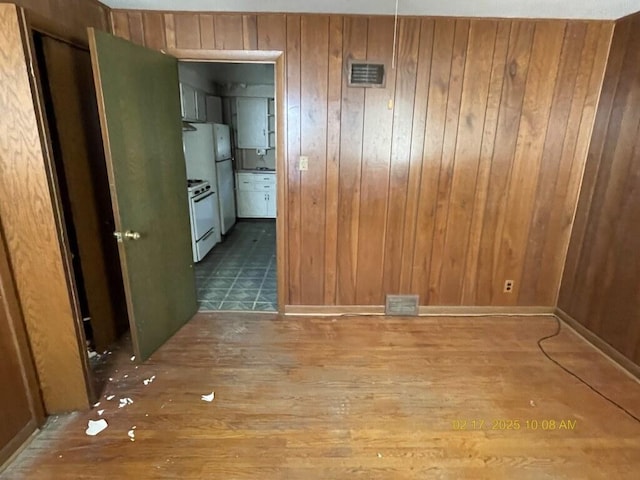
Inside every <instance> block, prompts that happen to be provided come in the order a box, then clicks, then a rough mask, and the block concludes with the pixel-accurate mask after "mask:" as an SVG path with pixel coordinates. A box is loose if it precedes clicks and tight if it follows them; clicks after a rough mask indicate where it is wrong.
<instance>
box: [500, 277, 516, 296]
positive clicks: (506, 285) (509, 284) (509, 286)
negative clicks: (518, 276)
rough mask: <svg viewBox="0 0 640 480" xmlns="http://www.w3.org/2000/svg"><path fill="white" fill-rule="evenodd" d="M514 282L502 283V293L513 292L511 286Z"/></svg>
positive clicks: (506, 281)
mask: <svg viewBox="0 0 640 480" xmlns="http://www.w3.org/2000/svg"><path fill="white" fill-rule="evenodd" d="M514 283H515V282H514V281H513V280H505V281H504V290H503V292H504V293H511V292H513V284H514Z"/></svg>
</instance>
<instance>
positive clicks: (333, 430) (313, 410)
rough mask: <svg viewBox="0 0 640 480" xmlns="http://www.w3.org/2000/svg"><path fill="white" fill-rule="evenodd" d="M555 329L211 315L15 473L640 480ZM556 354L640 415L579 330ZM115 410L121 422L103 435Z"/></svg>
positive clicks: (110, 389)
mask: <svg viewBox="0 0 640 480" xmlns="http://www.w3.org/2000/svg"><path fill="white" fill-rule="evenodd" d="M555 328H556V324H555V319H553V318H550V317H527V318H525V317H522V318H514V317H493V318H412V319H409V318H385V317H337V318H331V317H328V318H309V317H307V318H292V317H286V318H278V317H277V316H275V315H256V314H224V315H223V314H199V315H198V316H197V317H196V318H195V319H194V320H192V321H191V322H190V323H189V324H187V325H186V326H185V327H184V328H183V329H182V330H181V331H180V332H179V333H178V334H177V335H176V336H175V337H174V338H173V339H171V340H170V341H169V342H168V343H167V344H166V345H165V346H164V347H162V348H161V349H160V350H159V351H157V352H156V353H155V354H154V355H153V356H152V357H151V359H150V360H149V361H147V362H146V363H145V364H144V365H140V366H139V367H138V368H136V366H135V363H134V362H132V361H131V360H130V358H129V357H130V355H131V353H130V351H129V350H127V348H123V349H121V350H118V351H114V353H113V354H112V355H111V356H110V358H109V360H110V365H109V366H108V368H107V370H105V372H106V374H107V375H108V376H111V377H112V378H113V381H111V382H108V383H107V388H106V389H105V391H104V395H103V398H102V399H101V402H100V405H99V406H97V407H95V408H94V409H93V410H91V411H90V412H86V413H79V414H73V415H69V416H59V417H53V418H51V419H50V421H49V423H48V425H47V426H46V428H45V429H44V431H43V432H42V433H41V434H40V435H39V436H38V438H36V440H35V441H34V442H33V443H32V444H31V445H30V446H29V448H27V449H26V450H25V451H24V452H23V453H22V455H21V456H20V457H18V458H17V459H16V461H15V462H14V463H13V465H12V466H11V467H10V468H9V469H8V470H6V471H5V473H4V475H2V476H1V477H2V478H3V479H4V478H6V479H29V480H34V479H56V480H57V479H66V478H73V479H98V478H100V479H102V478H109V479H119V478H129V479H151V478H154V479H156V478H157V479H178V478H180V479H246V478H255V479H285V478H286V479H315V478H318V479H319V478H322V479H329V478H330V479H342V478H345V479H346V478H365V479H382V478H389V479H418V478H419V479H440V478H443V479H444V478H455V479H463V478H469V479H471V478H472V479H482V478H486V479H492V480H495V479H513V478H518V479H536V480H538V479H576V478H580V479H584V478H589V479H597V478H607V479H608V478H616V479H622V478H637V476H636V475H637V470H638V468H640V455H638V453H639V452H640V424H638V423H637V422H635V421H634V420H632V419H631V418H630V417H628V416H627V415H626V414H624V413H623V412H621V411H620V410H618V409H617V408H616V407H614V406H613V405H611V404H610V403H608V402H607V401H605V400H603V399H602V398H600V397H598V396H597V395H596V394H595V393H593V392H592V391H591V390H589V389H588V388H587V387H586V386H585V385H582V384H581V383H579V382H578V381H577V380H575V379H574V378H573V377H571V376H569V375H568V374H567V373H565V372H564V371H562V370H561V369H560V368H558V367H557V366H556V365H554V364H553V363H551V362H550V361H549V360H547V359H546V358H545V357H544V356H543V354H542V353H541V352H540V351H539V350H538V347H537V346H536V341H537V340H538V339H539V338H540V337H542V336H545V335H549V334H551V333H553V332H554V331H555ZM545 347H546V349H547V351H548V352H549V354H550V355H552V356H553V357H554V358H556V359H557V360H559V361H560V362H562V363H563V364H564V365H565V366H567V367H569V368H571V369H572V370H573V371H574V372H575V373H577V374H579V375H581V376H583V378H585V379H586V380H588V381H589V382H590V383H591V384H592V385H593V386H595V387H596V388H598V389H600V390H601V391H602V392H603V393H606V394H607V395H608V396H610V397H612V398H613V399H615V400H616V401H617V402H619V403H621V404H623V405H624V406H625V407H626V408H627V409H629V410H631V411H632V412H634V414H635V415H640V385H639V384H638V382H636V381H635V380H634V379H632V378H630V377H628V376H627V375H626V374H625V373H623V372H622V371H620V370H618V369H617V368H616V367H615V366H614V365H612V364H611V363H610V362H609V361H608V360H606V359H605V358H604V357H603V356H602V355H601V354H600V353H599V352H597V351H596V350H594V349H593V348H592V347H591V346H590V345H588V344H586V343H585V342H584V341H583V340H582V339H580V338H579V337H577V336H576V335H575V334H574V333H573V332H571V331H570V330H568V329H566V328H564V327H563V330H562V332H561V333H560V335H559V336H558V337H556V338H553V339H551V340H549V341H547V342H546V343H545ZM153 375H155V379H154V381H153V382H152V383H149V384H148V385H144V383H143V380H144V379H149V378H151V377H152V376H153ZM212 391H214V392H215V399H214V400H213V401H212V402H211V403H208V402H205V401H203V400H201V395H203V394H209V393H211V392H212ZM107 395H115V397H114V398H113V399H112V400H110V401H108V400H106V398H105V396H107ZM121 398H131V399H132V400H133V403H132V404H129V405H127V406H125V407H123V408H118V405H119V400H120V399H121ZM100 409H104V410H105V411H104V414H103V418H105V419H106V420H107V421H108V423H109V427H108V428H107V429H106V430H105V431H103V432H102V433H100V434H99V435H98V436H96V437H89V436H87V435H85V428H86V425H87V421H88V420H89V419H94V420H95V419H98V418H100V417H99V415H98V413H97V411H98V410H100ZM482 420H483V421H484V424H482V425H481V424H480V421H482ZM516 420H517V421H518V423H519V427H520V428H519V429H516V425H517V424H518V423H516V422H515V421H516ZM474 421H475V422H474ZM464 422H466V423H464ZM552 422H555V423H552ZM134 426H135V429H134ZM463 427H464V429H462V428H463ZM494 427H495V428H496V429H494ZM509 427H511V428H509ZM130 430H133V432H134V435H135V441H131V439H130V438H129V436H128V432H129V431H130Z"/></svg>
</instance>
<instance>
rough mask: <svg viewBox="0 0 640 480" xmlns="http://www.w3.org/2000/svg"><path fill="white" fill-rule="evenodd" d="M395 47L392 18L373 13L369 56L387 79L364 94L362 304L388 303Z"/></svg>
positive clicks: (360, 240)
mask: <svg viewBox="0 0 640 480" xmlns="http://www.w3.org/2000/svg"><path fill="white" fill-rule="evenodd" d="M392 50H393V20H392V19H391V18H388V17H371V18H370V19H369V32H368V41H367V59H368V60H370V61H372V62H384V63H385V64H386V70H387V73H386V77H387V78H386V83H385V86H384V88H369V89H367V90H365V92H364V124H363V139H362V175H361V179H360V181H361V187H360V217H359V223H360V225H359V227H358V232H359V234H358V252H357V262H358V263H357V268H356V298H355V303H356V304H358V305H380V304H382V303H384V296H383V292H382V283H383V278H382V277H383V273H384V260H383V253H384V245H385V231H386V220H387V203H388V199H389V173H390V167H391V141H392V132H393V108H389V102H390V101H391V102H393V101H394V92H395V85H396V71H395V70H392V69H391V65H390V64H389V62H388V60H389V59H390V58H391V56H392ZM398 213H400V212H398ZM374 259H375V260H374Z"/></svg>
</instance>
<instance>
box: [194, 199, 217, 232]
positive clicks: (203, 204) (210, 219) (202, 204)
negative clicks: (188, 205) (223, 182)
mask: <svg viewBox="0 0 640 480" xmlns="http://www.w3.org/2000/svg"><path fill="white" fill-rule="evenodd" d="M215 198H216V196H215V192H212V191H210V192H207V193H205V194H204V195H202V196H200V197H196V198H194V199H193V200H191V201H192V202H193V224H194V232H193V233H194V238H195V240H196V241H197V240H200V239H201V238H202V237H203V236H204V235H205V234H206V233H207V232H208V231H209V230H211V229H212V228H213V227H214V225H215V217H214V215H215V209H216V208H217V206H216V204H215Z"/></svg>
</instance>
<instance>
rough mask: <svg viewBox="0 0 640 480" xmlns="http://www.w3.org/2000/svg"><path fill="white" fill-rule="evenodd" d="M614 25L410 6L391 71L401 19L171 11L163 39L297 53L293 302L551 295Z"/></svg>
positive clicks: (289, 88) (290, 231) (472, 301)
mask: <svg viewBox="0 0 640 480" xmlns="http://www.w3.org/2000/svg"><path fill="white" fill-rule="evenodd" d="M135 13H136V12H134V11H125V12H114V17H113V18H114V21H115V19H117V18H119V17H118V15H121V14H124V15H127V16H128V17H129V18H128V21H129V24H131V20H132V18H133V19H134V25H135V22H136V20H135V17H132V16H133V15H135ZM147 14H149V13H147ZM183 17H184V18H183ZM186 17H190V18H186ZM114 23H115V22H114ZM186 25H188V28H187V27H186ZM143 26H145V23H144V17H143ZM612 26H613V24H612V23H611V22H584V21H563V20H557V21H554V20H550V21H537V20H509V19H504V20H488V19H487V20H485V19H474V20H468V19H452V18H410V17H407V18H401V19H400V22H399V29H398V45H397V50H396V54H397V58H396V60H397V66H396V68H395V69H392V68H391V60H392V54H393V21H392V19H391V18H390V17H380V16H376V17H366V16H337V15H336V16H331V17H329V16H323V15H289V14H286V15H285V14H256V15H255V16H254V15H234V14H226V13H225V14H216V13H214V12H203V13H165V14H164V29H165V31H164V34H163V35H159V34H156V35H154V37H153V38H155V39H158V38H162V37H163V36H164V38H165V46H168V47H171V46H175V45H179V46H184V45H189V46H190V47H191V48H204V49H210V48H212V45H213V46H214V47H215V48H222V49H253V48H258V49H267V50H272V49H276V50H283V51H285V53H286V68H287V85H286V112H287V113H286V136H287V148H286V152H285V153H286V163H285V165H286V172H283V174H282V176H281V178H282V179H285V181H286V183H287V185H286V198H287V201H286V212H281V214H282V215H284V216H285V221H286V228H285V230H286V232H287V245H288V251H287V262H288V266H287V271H286V278H287V281H286V283H287V286H288V288H287V292H284V295H285V297H286V298H285V303H287V304H291V305H314V304H338V305H352V304H367V305H372V304H373V305H378V304H382V303H383V302H384V296H385V294H388V293H418V294H420V297H421V303H422V304H424V305H496V306H502V305H505V306H506V305H519V306H529V305H539V306H553V305H555V300H556V295H557V292H558V288H559V282H560V276H561V271H562V265H563V263H564V255H565V254H564V252H565V251H566V250H567V245H568V241H569V233H570V231H571V227H572V218H573V211H574V210H575V205H576V201H577V195H578V188H579V185H580V178H581V175H582V171H583V167H584V164H585V160H586V152H587V148H588V145H589V140H590V137H589V135H590V131H591V128H592V125H593V122H594V116H595V105H596V104H597V100H598V97H599V91H600V85H601V82H602V75H603V72H604V68H605V63H606V58H607V51H608V48H607V46H608V44H609V39H610V36H611V31H612ZM114 27H115V25H114ZM134 28H136V27H134ZM186 30H188V32H187V31H186ZM195 32H198V34H197V35H196V33H195ZM132 33H134V32H132V30H131V27H129V31H128V32H126V33H123V34H122V36H124V37H129V38H131V37H132ZM145 37H146V33H145ZM196 37H199V40H197V38H196ZM145 41H146V42H147V45H148V46H150V47H152V48H160V46H159V45H158V42H157V41H154V43H153V44H151V42H149V41H148V40H146V38H145ZM198 42H199V45H197V43H198ZM349 59H365V60H369V61H380V62H383V63H385V65H386V66H387V79H386V80H387V81H386V85H385V87H384V88H378V89H373V88H372V89H363V88H353V87H349V86H348V85H347V73H348V72H347V69H346V65H347V63H348V61H349ZM339 72H341V73H339ZM339 75H340V76H339ZM390 107H391V108H390ZM300 155H307V156H309V157H310V167H309V168H310V169H309V171H308V172H302V173H301V172H299V171H298V168H297V162H298V158H299V156H300ZM543 259H544V261H543ZM507 279H512V280H514V281H515V290H514V292H512V293H504V292H503V285H504V281H505V280H507Z"/></svg>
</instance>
